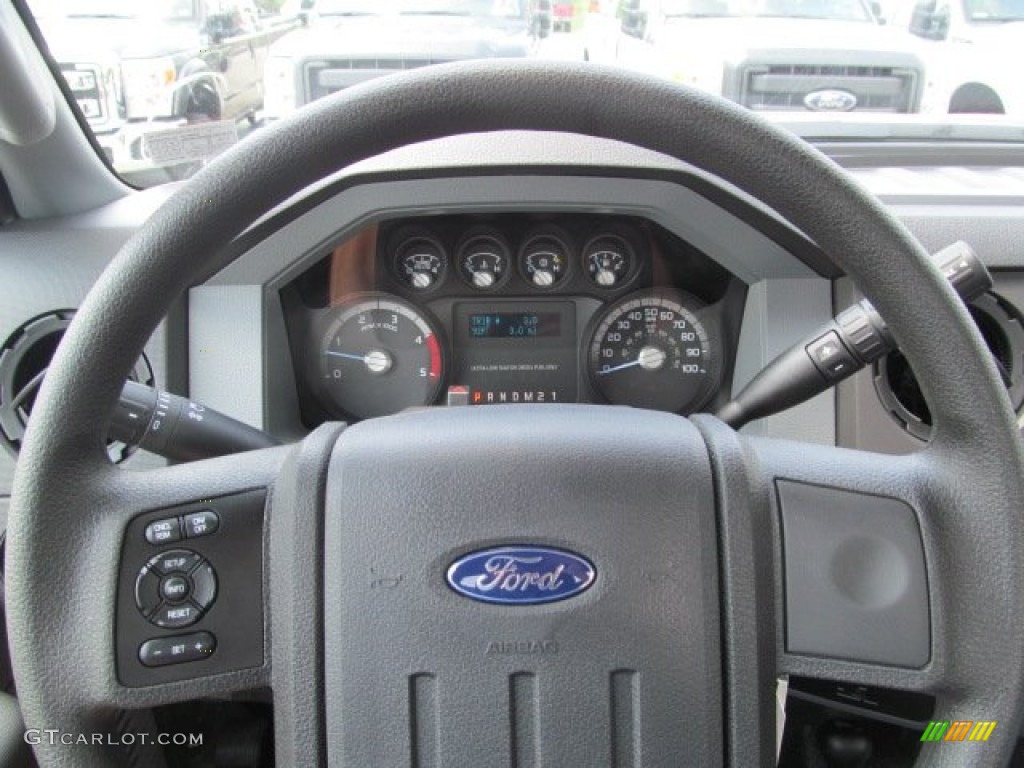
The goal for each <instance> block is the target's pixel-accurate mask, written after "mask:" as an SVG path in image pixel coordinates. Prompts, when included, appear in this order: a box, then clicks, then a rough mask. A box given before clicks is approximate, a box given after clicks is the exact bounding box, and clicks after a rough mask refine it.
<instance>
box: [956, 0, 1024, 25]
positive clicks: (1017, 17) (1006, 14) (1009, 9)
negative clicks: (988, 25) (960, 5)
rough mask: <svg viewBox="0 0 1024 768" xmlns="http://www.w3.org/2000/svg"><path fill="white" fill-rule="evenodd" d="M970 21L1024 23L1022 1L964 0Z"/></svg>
mask: <svg viewBox="0 0 1024 768" xmlns="http://www.w3.org/2000/svg"><path fill="white" fill-rule="evenodd" d="M964 11H965V12H966V14H967V18H969V19H970V20H971V21H993V22H1006V21H1024V0H964Z"/></svg>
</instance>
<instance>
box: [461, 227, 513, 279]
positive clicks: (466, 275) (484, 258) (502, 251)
mask: <svg viewBox="0 0 1024 768" xmlns="http://www.w3.org/2000/svg"><path fill="white" fill-rule="evenodd" d="M457 262H458V266H459V274H460V275H462V279H463V280H465V281H466V282H467V283H469V284H470V285H471V286H473V287H474V288H476V289H478V290H481V291H487V290H490V289H492V288H495V287H497V286H498V285H500V284H501V283H502V282H504V280H505V278H506V277H507V276H508V268H509V256H508V246H506V245H505V241H504V240H503V239H502V238H501V237H499V236H497V235H491V234H482V235H474V236H473V237H471V238H469V239H468V240H466V242H465V243H463V245H462V247H461V248H459V255H458V259H457Z"/></svg>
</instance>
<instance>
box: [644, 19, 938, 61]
mask: <svg viewBox="0 0 1024 768" xmlns="http://www.w3.org/2000/svg"><path fill="white" fill-rule="evenodd" d="M656 45H657V47H659V48H662V49H672V48H674V49H675V50H680V51H690V52H692V51H694V50H700V51H702V52H707V53H708V54H709V55H717V56H718V57H720V58H747V57H748V56H750V55H751V54H753V53H755V52H758V51H765V52H769V51H770V52H771V53H772V54H777V53H779V52H780V51H806V52H814V51H829V52H830V53H832V52H842V51H871V52H872V57H871V60H870V62H865V63H875V62H878V63H881V61H880V57H883V56H888V57H899V58H900V59H901V60H905V59H906V58H911V57H913V56H917V55H919V49H920V45H921V44H920V42H919V41H918V40H917V39H916V38H915V37H914V36H913V35H911V34H910V33H908V32H905V31H903V30H899V29H896V28H895V27H886V26H881V25H878V24H873V23H869V22H856V21H828V20H823V19H783V18H756V17H744V18H708V19H703V18H670V19H668V20H666V23H665V26H664V28H663V30H662V33H661V35H659V37H658V39H657V40H656Z"/></svg>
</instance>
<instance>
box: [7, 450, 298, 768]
mask: <svg viewBox="0 0 1024 768" xmlns="http://www.w3.org/2000/svg"><path fill="white" fill-rule="evenodd" d="M286 455H287V448H283V447H281V448H273V449H267V450H261V451H253V452H249V453H245V454H237V455H234V456H225V457H220V458H216V459H209V460H205V461H198V462H193V463H191V464H187V465H178V466H172V467H167V468H161V469H153V470H146V471H131V470H125V469H122V468H118V467H114V466H113V465H110V464H109V463H108V462H107V460H106V457H105V456H104V455H103V454H101V453H97V454H95V455H94V456H93V455H89V454H88V453H84V454H83V455H82V456H81V457H80V461H79V463H78V464H77V465H76V469H77V470H79V471H87V472H88V479H87V480H86V481H84V482H82V483H80V484H78V485H77V487H76V493H75V494H74V495H73V497H72V503H71V505H70V506H68V494H67V493H66V489H65V488H63V487H59V486H57V485H46V486H38V487H35V488H33V489H32V490H31V492H30V493H31V494H32V495H33V497H34V500H35V503H36V504H37V505H38V507H37V508H38V510H39V515H40V516H41V517H43V518H45V519H46V522H47V525H46V527H47V528H48V529H49V530H50V531H51V532H52V535H50V536H37V537H33V538H32V539H24V538H21V537H20V536H19V531H18V529H17V527H15V528H14V529H13V531H12V532H13V534H14V536H15V540H16V541H18V540H19V539H20V541H21V543H22V546H19V547H16V548H15V549H13V550H12V551H9V554H8V562H9V563H12V564H14V566H15V567H14V568H13V569H12V571H13V573H12V574H11V575H12V577H13V578H12V579H11V580H10V581H9V582H8V589H9V590H10V594H12V595H13V594H23V592H22V591H21V590H22V589H23V588H22V586H21V581H20V576H19V574H25V573H26V571H25V570H23V569H22V568H20V567H19V566H20V565H21V563H22V562H24V559H25V558H28V559H29V560H31V561H32V562H33V563H36V564H37V565H36V567H38V568H39V569H40V571H41V576H42V577H43V578H45V579H46V583H47V585H48V591H47V593H46V595H45V596H41V597H39V598H37V600H38V602H37V604H36V605H37V611H36V612H34V613H33V623H31V624H29V625H26V626H25V627H24V628H23V630H22V631H25V632H28V633H30V634H31V635H32V636H33V637H36V638H46V637H47V636H48V632H47V629H46V624H47V622H48V620H49V618H50V617H47V616H46V615H44V614H42V613H40V611H43V610H59V611H60V612H61V619H60V620H61V622H62V623H63V624H64V625H65V626H66V627H67V628H68V633H69V634H68V635H66V636H64V637H63V638H62V639H56V638H52V637H50V638H49V639H48V640H46V641H45V642H59V643H60V645H61V653H60V656H59V665H56V666H53V667H50V668H38V670H39V673H40V674H43V675H47V676H52V677H54V679H55V680H65V681H66V682H64V683H59V682H55V683H54V684H55V685H60V686H61V687H62V688H63V690H64V693H63V695H62V697H61V700H60V711H61V713H62V715H61V717H62V724H65V725H66V727H67V728H68V729H69V732H74V733H86V734H88V733H93V732H101V733H107V734H111V739H115V740H116V739H118V738H119V734H118V731H117V729H118V725H117V723H118V718H116V717H114V716H113V715H112V713H115V712H116V711H118V710H133V709H140V708H150V707H154V706H158V705H162V704H170V703H175V702H182V701H188V700H191V699H196V698H199V697H205V696H229V695H231V694H234V693H238V692H242V691H250V690H254V689H258V688H261V687H267V686H269V683H270V680H269V664H268V663H267V662H268V656H269V654H266V655H265V654H264V647H265V645H266V643H265V641H264V640H263V639H262V638H263V635H264V611H263V606H264V602H265V601H264V597H265V594H264V593H265V589H264V571H263V561H264V545H263V542H264V514H265V508H266V505H267V501H268V498H269V493H270V488H271V486H272V484H273V482H274V480H275V478H276V477H277V474H278V471H279V469H280V466H281V464H282V462H283V460H284V458H285V456H286ZM90 462H91V464H90ZM86 466H88V469H87V470H84V469H83V468H84V467H86ZM35 522H36V523H42V522H43V520H38V519H37V520H36V521H35ZM100 617H102V618H100ZM100 626H103V627H104V631H98V628H99V627H100ZM256 639H260V642H256ZM22 680H24V681H25V684H24V685H23V687H22V688H21V689H20V690H19V694H20V697H21V700H22V701H23V702H24V703H25V704H27V709H26V726H27V727H29V728H40V729H46V728H51V727H52V726H51V725H50V724H49V723H48V722H47V721H42V720H37V719H35V718H34V717H33V716H32V714H31V713H32V712H33V709H32V704H33V699H32V691H33V690H34V686H35V685H38V681H37V680H34V679H33V678H32V677H28V676H23V677H21V678H20V679H19V682H21V681H22ZM62 749H63V750H64V755H65V757H66V758H69V759H71V760H72V764H74V765H76V766H77V765H92V764H102V762H103V760H105V759H107V757H109V756H110V755H111V754H113V753H112V752H111V750H110V748H109V746H108V747H104V746H103V745H99V744H94V743H91V744H85V743H81V742H78V743H75V744H73V745H70V746H62Z"/></svg>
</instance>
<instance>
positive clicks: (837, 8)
mask: <svg viewBox="0 0 1024 768" xmlns="http://www.w3.org/2000/svg"><path fill="white" fill-rule="evenodd" d="M663 6H664V13H665V16H666V17H668V18H687V17H714V16H720V17H731V18H735V17H738V16H761V17H772V16H774V17H778V18H790V19H834V20H837V21H866V22H873V21H874V18H873V17H872V15H871V11H870V10H869V9H868V7H867V6H866V5H865V4H864V3H863V2H862V0H757V1H756V2H749V1H748V0H742V1H740V2H736V0H732V1H731V2H730V1H728V0H670V1H668V2H665V3H664V4H663Z"/></svg>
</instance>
